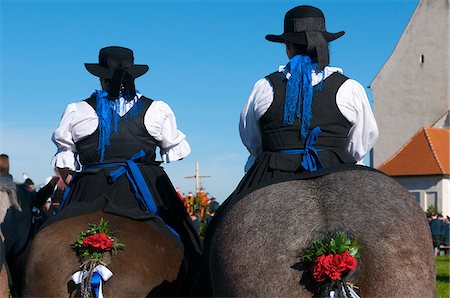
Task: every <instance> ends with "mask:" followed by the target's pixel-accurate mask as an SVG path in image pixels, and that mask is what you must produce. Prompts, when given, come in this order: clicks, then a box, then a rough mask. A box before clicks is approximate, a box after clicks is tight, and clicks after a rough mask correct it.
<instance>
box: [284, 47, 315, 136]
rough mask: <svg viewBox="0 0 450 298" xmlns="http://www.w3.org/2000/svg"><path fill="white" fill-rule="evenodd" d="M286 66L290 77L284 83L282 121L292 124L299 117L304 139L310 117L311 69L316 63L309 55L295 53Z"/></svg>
mask: <svg viewBox="0 0 450 298" xmlns="http://www.w3.org/2000/svg"><path fill="white" fill-rule="evenodd" d="M286 68H287V70H288V71H289V73H290V74H291V77H290V78H289V80H288V81H287V84H286V98H285V103H284V118H283V123H284V125H292V124H293V123H294V118H295V116H297V118H298V119H301V130H300V138H301V139H305V138H306V136H307V135H308V131H309V124H310V122H311V118H312V98H313V86H312V71H313V70H315V69H317V64H316V63H314V62H313V61H312V60H311V58H310V57H309V56H302V55H296V56H294V57H292V58H291V59H290V60H289V63H288V64H287V66H286ZM322 81H323V79H322ZM321 84H322V82H320V86H319V88H321V87H322V86H321Z"/></svg>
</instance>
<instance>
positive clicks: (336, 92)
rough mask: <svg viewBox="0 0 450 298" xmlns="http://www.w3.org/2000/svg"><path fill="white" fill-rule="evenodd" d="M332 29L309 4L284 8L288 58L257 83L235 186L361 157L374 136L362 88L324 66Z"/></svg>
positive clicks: (245, 114) (244, 122)
mask: <svg viewBox="0 0 450 298" xmlns="http://www.w3.org/2000/svg"><path fill="white" fill-rule="evenodd" d="M343 35H344V32H343V31H340V32H337V33H330V32H328V31H327V29H326V27H325V17H324V15H323V13H322V11H321V10H320V9H318V8H315V7H312V6H306V5H305V6H298V7H295V8H293V9H291V10H289V11H288V12H287V13H286V15H285V19H284V32H283V34H281V35H267V36H266V39H267V40H269V41H272V42H278V43H284V44H285V46H286V53H287V56H288V58H289V62H288V63H287V65H286V66H281V67H280V68H279V70H278V71H276V72H274V73H272V74H270V75H268V76H266V77H265V78H263V79H261V80H259V81H258V82H256V84H255V86H254V88H253V91H252V92H251V94H250V97H249V99H248V101H247V103H246V105H245V106H244V109H243V111H242V113H241V119H240V127H239V128H240V134H241V139H242V141H243V143H244V145H245V146H246V147H247V149H248V150H249V152H250V157H249V160H248V162H247V165H246V171H248V172H247V175H246V177H245V178H244V180H243V181H242V182H241V184H240V186H239V190H238V192H240V191H241V190H242V189H244V188H253V187H255V186H256V185H257V184H267V183H270V181H272V179H274V178H279V177H281V176H285V175H287V176H289V175H292V173H297V174H301V173H304V172H308V173H310V172H315V171H317V170H319V169H322V168H329V167H333V166H337V165H341V164H354V163H356V162H359V161H361V160H362V159H363V158H364V155H365V154H366V153H367V152H369V151H370V149H371V148H372V147H373V145H374V144H375V141H376V139H377V136H378V128H377V125H376V122H375V119H374V116H373V113H372V110H371V108H370V104H369V101H368V99H367V95H366V93H365V90H364V88H363V87H362V86H361V84H359V83H358V82H356V81H355V80H352V79H349V78H347V77H346V76H344V75H343V74H342V73H343V71H342V69H340V68H337V67H330V66H329V52H328V43H329V42H331V41H333V40H335V39H337V38H339V37H341V36H343Z"/></svg>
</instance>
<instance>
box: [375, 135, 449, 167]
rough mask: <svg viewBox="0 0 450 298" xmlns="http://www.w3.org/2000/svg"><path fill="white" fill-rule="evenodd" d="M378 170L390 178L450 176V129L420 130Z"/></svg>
mask: <svg viewBox="0 0 450 298" xmlns="http://www.w3.org/2000/svg"><path fill="white" fill-rule="evenodd" d="M378 169H379V170H380V171H382V172H384V173H386V174H388V175H390V176H417V175H445V174H447V175H448V174H450V129H448V128H433V127H424V128H422V129H420V130H419V131H418V132H417V133H416V134H415V135H414V136H413V137H412V138H411V139H409V140H408V142H406V144H405V145H403V147H402V148H400V150H399V151H397V153H395V154H394V155H393V156H392V157H391V158H390V159H388V160H387V161H385V162H384V163H383V164H382V165H380V166H379V167H378Z"/></svg>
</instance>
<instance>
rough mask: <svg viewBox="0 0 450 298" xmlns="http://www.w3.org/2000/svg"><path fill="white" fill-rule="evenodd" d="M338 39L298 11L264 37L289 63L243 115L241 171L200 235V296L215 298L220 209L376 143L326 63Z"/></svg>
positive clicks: (364, 109) (356, 92) (307, 11)
mask: <svg viewBox="0 0 450 298" xmlns="http://www.w3.org/2000/svg"><path fill="white" fill-rule="evenodd" d="M342 35H344V32H343V31H340V32H337V33H330V32H328V31H327V30H326V27H325V17H324V15H323V13H322V11H321V10H320V9H318V8H315V7H312V6H297V7H295V8H293V9H291V10H289V11H288V12H287V13H286V15H285V19H284V32H283V34H281V35H267V36H266V39H267V40H269V41H272V42H278V43H284V44H285V46H286V53H287V56H288V58H289V62H288V63H287V65H286V66H281V67H280V68H279V70H278V71H276V72H274V73H272V74H270V75H268V76H266V77H265V78H263V79H261V80H259V81H258V82H256V84H255V85H254V87H253V90H252V92H251V94H250V97H249V99H248V101H247V103H246V105H245V106H244V109H243V110H242V112H241V118H240V124H239V132H240V135H241V139H242V141H243V143H244V145H245V146H246V147H247V149H248V150H249V152H250V157H249V159H248V162H247V164H246V172H247V173H246V175H245V176H244V178H243V179H242V180H241V182H240V183H239V185H238V186H237V188H236V190H235V191H234V192H233V193H232V194H231V195H230V197H228V198H227V199H226V200H225V202H224V203H223V204H222V205H221V207H220V208H219V210H218V211H217V213H216V214H215V216H214V218H213V219H212V221H211V224H210V225H209V227H208V230H207V232H206V237H205V241H204V251H203V255H204V257H203V263H202V268H201V271H200V277H199V282H198V286H197V290H198V294H199V295H201V296H212V295H213V294H214V293H213V292H212V285H211V283H210V270H212V268H209V247H210V241H211V239H212V235H213V234H214V229H215V223H216V222H218V221H220V218H221V215H222V214H224V213H225V214H226V212H225V210H230V208H232V207H233V206H234V205H235V204H236V203H237V202H239V200H240V199H241V198H243V197H245V195H247V194H249V193H250V192H252V191H254V190H256V189H258V188H261V187H264V186H267V185H270V184H273V183H278V182H282V181H287V180H295V179H305V178H307V177H313V176H318V175H320V171H318V170H320V169H323V168H332V167H336V168H339V167H340V166H341V165H344V167H347V166H348V167H352V166H353V165H354V164H355V163H356V162H358V161H360V160H362V159H363V157H364V155H365V154H366V153H367V152H368V151H369V150H370V149H371V148H372V147H373V145H374V144H375V141H376V139H377V136H378V129H377V125H376V122H375V119H374V117H373V113H372V110H371V108H370V105H369V101H368V99H367V96H366V93H365V91H364V88H363V87H362V86H361V84H359V83H358V82H356V81H354V80H351V79H348V78H347V77H345V76H344V75H343V74H342V70H341V69H340V68H337V67H330V66H328V64H329V53H328V43H329V42H331V41H333V40H335V39H337V38H339V37H341V36H342ZM322 173H323V172H322ZM282 201H283V198H280V203H287V204H289V202H282Z"/></svg>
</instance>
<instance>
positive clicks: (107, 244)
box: [83, 233, 113, 251]
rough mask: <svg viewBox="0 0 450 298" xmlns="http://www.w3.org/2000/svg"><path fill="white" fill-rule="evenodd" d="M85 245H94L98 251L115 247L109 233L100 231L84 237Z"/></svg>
mask: <svg viewBox="0 0 450 298" xmlns="http://www.w3.org/2000/svg"><path fill="white" fill-rule="evenodd" d="M83 246H84V247H92V248H94V249H95V250H98V251H109V250H111V249H112V248H113V242H112V240H111V238H109V237H108V235H106V234H103V233H99V234H95V235H92V236H89V237H86V238H84V239H83Z"/></svg>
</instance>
